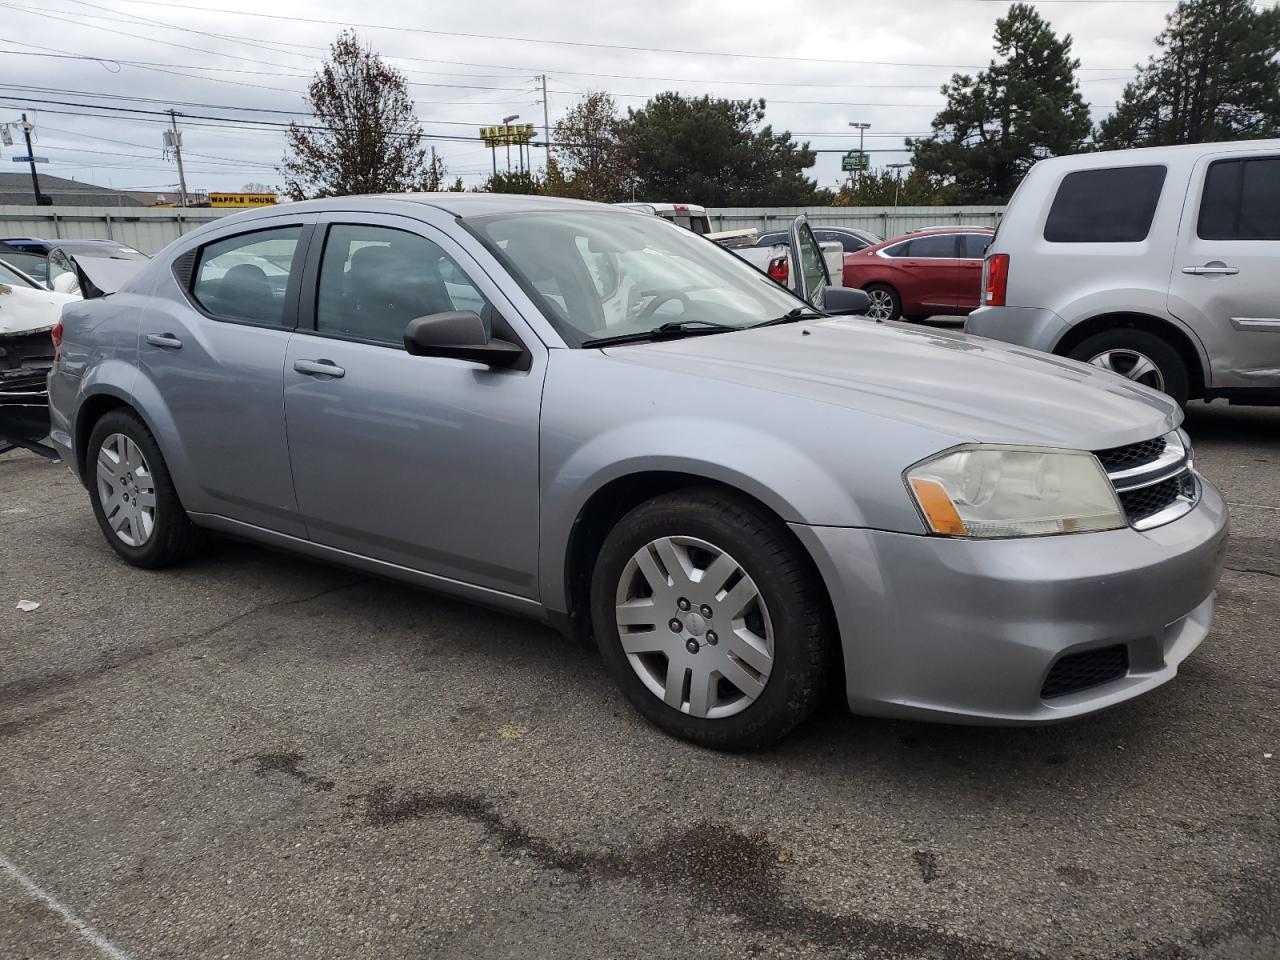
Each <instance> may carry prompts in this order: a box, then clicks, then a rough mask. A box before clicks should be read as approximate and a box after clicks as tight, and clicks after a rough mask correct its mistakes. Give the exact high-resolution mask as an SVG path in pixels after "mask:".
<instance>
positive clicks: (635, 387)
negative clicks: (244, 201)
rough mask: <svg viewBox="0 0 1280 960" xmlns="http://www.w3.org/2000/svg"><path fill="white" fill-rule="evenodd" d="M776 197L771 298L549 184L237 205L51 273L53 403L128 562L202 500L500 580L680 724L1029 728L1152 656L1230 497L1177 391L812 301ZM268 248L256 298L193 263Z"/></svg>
mask: <svg viewBox="0 0 1280 960" xmlns="http://www.w3.org/2000/svg"><path fill="white" fill-rule="evenodd" d="M793 226H794V232H793V234H792V243H791V244H790V245H789V246H790V256H792V257H794V258H795V259H794V263H795V270H796V272H797V273H798V274H799V285H798V289H799V292H800V294H801V296H799V297H797V296H795V295H793V294H792V293H790V292H789V291H787V290H784V289H782V288H781V287H779V286H778V285H777V284H776V283H774V282H772V281H770V280H769V279H767V278H766V277H764V276H763V275H761V274H760V273H759V272H758V271H756V270H754V269H752V268H750V267H749V266H748V265H746V264H745V263H743V262H742V261H741V260H739V259H738V258H737V257H735V256H734V255H733V254H732V253H731V252H729V251H726V250H724V249H722V248H720V247H718V246H717V245H715V244H713V243H710V242H707V241H706V240H704V239H702V238H700V237H696V236H694V235H692V234H691V233H690V232H689V231H687V230H683V229H678V228H676V227H674V226H672V225H671V224H669V223H667V222H664V221H663V220H662V219H660V218H658V217H641V216H636V215H634V214H633V213H629V212H627V211H623V210H618V209H616V208H613V207H609V206H603V205H599V204H591V203H583V202H575V201H570V200H561V199H557V198H551V197H520V196H510V195H502V194H423V195H406V196H402V197H341V198H332V199H329V200H321V201H308V202H303V203H295V204H290V205H289V206H288V207H287V208H270V209H265V210H253V211H248V212H245V213H241V214H237V215H233V216H230V217H227V218H224V219H220V220H218V221H215V222H213V223H210V224H207V225H205V226H203V227H201V228H199V229H197V230H195V231H193V232H192V233H189V234H187V235H186V236H184V237H182V238H181V239H179V240H177V241H175V242H174V243H172V244H171V245H170V246H169V247H167V248H166V249H165V250H164V251H163V253H162V254H161V255H160V256H158V257H157V258H156V259H155V260H153V261H152V262H151V263H149V264H147V265H146V266H145V267H144V269H143V270H142V271H141V272H140V273H139V274H138V275H136V276H135V277H134V278H133V279H132V280H130V281H128V282H126V284H125V286H124V287H123V288H122V289H121V290H119V291H117V292H116V293H115V294H114V295H113V296H110V297H103V298H99V299H96V300H88V301H84V302H81V303H73V304H69V305H67V307H66V308H64V312H63V321H62V324H61V325H60V327H58V328H57V330H56V336H55V343H57V344H59V347H58V351H59V352H58V360H57V364H56V367H55V369H54V371H53V373H52V374H51V376H50V379H49V385H50V397H51V408H52V419H53V430H52V434H51V435H52V437H53V440H54V442H55V443H56V444H57V446H58V447H59V449H60V450H61V451H62V453H63V455H64V456H65V457H66V459H67V462H68V463H69V464H72V465H73V466H74V469H75V470H76V472H77V473H78V475H79V476H80V478H81V479H82V480H83V481H84V483H85V484H86V486H87V487H88V490H89V499H90V502H91V504H92V508H93V512H94V515H95V517H96V518H97V522H98V525H99V526H100V528H101V529H102V532H103V535H104V536H105V538H106V540H107V542H108V543H109V544H110V545H111V547H112V548H113V549H114V550H115V551H116V552H117V553H118V554H119V555H120V556H121V557H122V558H123V559H124V560H125V561H127V562H129V563H131V564H134V565H135V566H140V567H162V566H165V565H166V564H171V563H174V562H176V561H178V560H180V559H182V558H183V557H185V556H187V555H189V554H190V553H191V551H192V550H194V549H195V548H196V547H197V546H198V544H199V542H200V540H201V534H202V532H203V531H205V530H215V531H223V532H226V533H230V534H233V535H235V536H239V537H244V538H247V539H250V540H254V541H258V542H260V543H264V544H267V545H270V546H275V547H279V548H282V549H285V550H291V551H295V552H298V553H302V554H305V555H308V556H312V557H318V558H322V559H324V560H327V561H332V562H336V563H340V564H346V565H348V566H352V567H355V568H357V569H361V570H365V571H369V572H372V573H377V574H381V575H384V576H389V577H395V578H399V579H402V580H405V581H408V582H410V583H415V584H419V585H422V586H425V587H430V588H433V589H437V590H440V591H443V592H447V593H450V594H454V595H456V596H460V597H464V598H469V599H472V600H477V601H480V602H484V603H489V604H492V605H495V606H497V607H501V608H503V609H506V610H509V611H514V612H517V613H522V614H527V615H530V616H533V617H535V618H539V619H541V620H544V621H547V622H550V623H553V624H556V625H558V626H560V627H562V628H563V629H565V630H568V631H574V632H578V633H581V634H584V635H585V634H590V635H593V636H594V638H595V640H596V642H597V644H598V645H599V648H600V651H601V654H602V656H603V659H604V662H605V664H606V666H607V668H608V670H609V672H610V673H611V674H612V675H613V677H614V678H615V679H616V681H617V682H618V684H619V685H620V686H621V688H622V690H623V691H624V693H625V695H626V696H627V697H628V699H629V700H630V701H631V702H632V703H633V704H634V705H635V707H636V708H637V709H638V710H639V711H640V712H641V713H642V714H643V715H644V716H646V717H647V718H649V719H650V720H651V721H652V722H654V723H655V724H657V725H658V726H659V727H661V728H662V729H664V730H666V731H668V732H670V733H672V734H674V735H676V736H680V737H684V738H687V739H690V740H693V741H696V742H699V743H703V744H707V745H710V746H716V747H735V748H738V747H750V746H755V745H758V744H761V743H765V742H767V741H769V740H772V739H774V738H776V737H778V736H781V735H782V734H784V733H785V732H787V731H788V730H790V729H791V728H792V727H794V726H795V725H796V724H797V723H799V722H800V721H801V720H802V719H803V718H804V717H806V716H807V715H809V714H810V713H811V712H812V710H813V709H814V708H815V706H816V705H817V704H818V702H819V700H820V699H821V697H822V694H823V690H824V688H825V686H826V684H827V683H828V682H832V681H835V682H839V683H840V684H841V685H842V688H843V691H844V694H845V696H846V699H847V700H848V703H849V705H850V706H851V708H853V709H854V710H856V711H859V712H864V713H879V714H885V715H892V716H914V717H929V718H933V719H942V720H953V721H954V720H965V721H979V722H1000V723H1036V722H1043V721H1049V720H1059V719H1064V718H1068V717H1073V716H1078V715H1081V714H1085V713H1090V712H1093V711H1095V710H1098V709H1101V708H1103V707H1109V706H1112V705H1114V704H1117V703H1120V702H1122V701H1124V700H1127V699H1129V698H1131V697H1135V696H1137V695H1139V694H1142V693H1145V692H1147V691H1149V690H1151V689H1153V688H1154V687H1157V686H1159V685H1160V684H1162V683H1164V682H1165V681H1167V680H1169V679H1171V678H1172V677H1173V676H1174V674H1175V673H1176V672H1177V669H1178V665H1179V663H1180V662H1181V661H1182V660H1183V659H1184V658H1185V657H1187V656H1188V655H1189V654H1190V653H1191V652H1192V650H1194V649H1195V647H1196V646H1197V645H1198V644H1199V643H1200V641H1201V640H1202V639H1203V638H1204V636H1205V635H1206V633H1207V631H1208V629H1209V625H1210V619H1211V616H1212V612H1213V605H1214V589H1215V584H1216V582H1217V579H1218V576H1219V573H1220V571H1221V566H1222V558H1223V554H1224V549H1225V540H1226V529H1227V509H1226V506H1225V505H1224V503H1223V500H1222V497H1221V496H1220V495H1219V493H1218V492H1217V491H1216V490H1215V489H1214V487H1213V486H1212V485H1211V484H1210V483H1209V482H1208V481H1207V480H1205V479H1203V478H1202V477H1201V476H1200V475H1199V474H1198V473H1197V471H1196V469H1195V466H1194V464H1193V461H1192V457H1191V450H1190V446H1189V443H1188V440H1187V437H1186V435H1185V433H1183V432H1182V431H1181V430H1179V421H1180V419H1181V413H1180V411H1179V410H1178V407H1177V405H1176V404H1174V403H1173V402H1172V401H1171V400H1170V399H1169V398H1167V397H1164V396H1161V395H1160V394H1158V393H1155V392H1154V391H1151V390H1148V389H1146V388H1145V387H1142V386H1140V385H1138V384H1134V383H1131V382H1130V381H1128V380H1126V379H1124V378H1122V377H1117V376H1115V375H1114V374H1111V373H1108V372H1106V371H1104V370H1100V369H1098V368H1096V367H1090V366H1086V365H1084V364H1075V363H1071V362H1067V361H1062V360H1050V359H1042V358H1041V357H1040V356H1038V355H1037V354H1035V353H1033V352H1031V351H1026V350H1017V349H1009V348H1005V347H1003V346H1001V345H1000V344H997V343H995V342H993V341H989V340H981V339H971V338H966V337H964V336H963V335H962V334H955V335H942V334H939V333H936V332H934V331H931V330H924V329H910V328H901V327H895V326H890V325H881V324H874V323H869V322H867V321H866V320H864V319H863V318H861V317H831V316H828V315H826V314H824V313H823V312H822V311H820V310H818V309H817V308H816V305H818V304H823V305H825V306H826V307H827V308H828V309H830V308H832V307H833V306H835V305H838V304H840V303H842V302H843V304H844V305H845V306H848V305H850V304H853V303H855V302H856V303H859V304H862V305H865V304H866V297H865V296H864V295H862V294H861V293H859V292H857V291H848V290H843V289H839V288H831V287H829V286H828V281H829V277H828V276H827V274H826V270H825V269H824V265H823V261H822V257H821V255H820V251H819V247H818V244H817V241H816V239H815V238H814V237H813V235H812V231H810V230H809V229H808V225H807V224H806V223H805V222H804V220H803V218H801V219H800V220H799V221H798V222H797V223H796V224H794V225H793ZM283 247H290V248H291V249H292V251H293V253H292V256H291V257H290V258H289V259H288V271H289V279H288V284H287V287H286V296H284V297H283V298H277V297H275V296H274V295H272V294H270V293H269V288H268V287H267V284H266V276H265V271H263V270H253V269H241V268H242V267H252V266H253V264H250V263H243V262H238V263H237V265H236V266H235V267H234V268H232V269H227V270H224V269H223V263H224V260H225V258H226V257H228V256H237V257H244V256H245V255H251V256H260V255H269V256H270V258H271V259H272V260H273V261H274V262H283V261H282V260H280V259H279V258H280V257H281V249H282V248H283ZM211 277H216V279H210V278H211ZM494 696H501V692H500V691H498V690H495V691H494Z"/></svg>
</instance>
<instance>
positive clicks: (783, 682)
mask: <svg viewBox="0 0 1280 960" xmlns="http://www.w3.org/2000/svg"><path fill="white" fill-rule="evenodd" d="M591 599H592V603H591V608H592V624H593V627H594V631H595V635H596V638H597V641H598V643H599V645H600V652H601V655H602V657H603V659H604V662H605V665H606V666H607V667H608V669H609V671H610V673H611V674H612V675H613V677H614V679H615V680H616V681H617V682H618V684H619V686H621V687H622V689H623V692H624V693H625V694H626V696H627V698H628V699H629V700H630V701H631V703H632V704H633V705H634V706H635V707H636V709H637V710H639V711H640V713H641V714H643V715H644V716H645V717H647V718H648V719H649V720H650V721H651V722H653V723H654V724H655V725H656V726H658V727H660V728H661V729H663V730H665V731H666V732H667V733H670V734H672V735H674V736H677V737H680V738H682V739H685V740H690V741H693V742H695V743H699V744H702V745H705V746H711V747H718V748H721V749H728V750H734V749H748V748H752V747H759V746H762V745H764V744H767V743H769V742H771V741H773V740H776V739H778V738H779V737H781V736H783V735H784V734H786V733H787V732H788V731H790V730H791V729H792V728H793V727H795V726H796V725H797V724H798V723H800V722H801V721H802V720H804V719H805V718H806V717H807V716H809V714H810V713H812V712H813V710H814V708H815V707H816V706H817V704H818V702H819V700H820V699H821V694H822V692H823V689H824V684H825V681H826V679H827V676H828V668H829V664H830V662H831V659H832V658H831V650H832V642H833V639H834V635H835V631H834V630H833V629H832V627H831V616H830V614H829V612H828V604H827V601H826V596H825V594H824V593H823V591H822V590H821V588H820V587H819V585H818V583H817V579H816V575H815V574H814V573H813V571H812V568H811V566H810V564H809V563H808V561H807V558H805V557H804V556H803V555H802V553H801V551H800V548H799V546H798V545H797V544H795V543H794V541H793V540H792V539H791V537H790V534H789V532H788V531H787V530H786V528H785V527H784V526H782V525H781V524H780V523H778V522H777V521H776V520H774V519H773V518H772V517H769V516H768V515H766V514H765V513H763V512H762V511H761V510H759V509H758V508H756V507H754V506H752V505H750V504H748V503H746V502H744V501H740V500H738V499H737V498H735V497H732V496H728V495H725V494H722V493H719V492H718V491H713V490H696V489H695V490H685V491H679V492H676V493H672V494H668V495H665V496H662V497H658V498H656V499H654V500H651V501H649V502H648V503H645V504H643V505H641V506H639V507H637V508H635V509H634V510H632V511H631V512H630V513H629V514H627V515H626V516H625V517H623V518H622V520H621V521H619V522H618V524H617V526H615V527H614V529H613V530H612V531H611V532H610V533H609V535H608V536H607V537H606V539H605V542H604V544H603V546H602V547H601V550H600V554H599V557H598V558H597V561H596V566H595V571H594V575H593V579H592V587H591Z"/></svg>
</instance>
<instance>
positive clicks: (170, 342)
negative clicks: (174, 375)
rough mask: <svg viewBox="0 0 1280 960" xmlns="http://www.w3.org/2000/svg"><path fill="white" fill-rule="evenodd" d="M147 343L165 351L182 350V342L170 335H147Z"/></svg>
mask: <svg viewBox="0 0 1280 960" xmlns="http://www.w3.org/2000/svg"><path fill="white" fill-rule="evenodd" d="M147 343H149V344H151V346H153V347H163V348H164V349H166V350H181V349H182V341H181V340H179V339H178V338H177V337H175V336H174V335H173V334H172V333H148V334H147Z"/></svg>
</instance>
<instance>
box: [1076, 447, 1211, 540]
mask: <svg viewBox="0 0 1280 960" xmlns="http://www.w3.org/2000/svg"><path fill="white" fill-rule="evenodd" d="M1094 455H1095V456H1096V457H1097V458H1098V461H1099V462H1100V463H1101V464H1102V467H1103V469H1104V470H1106V472H1107V477H1108V478H1109V479H1110V480H1111V483H1112V485H1113V486H1114V487H1115V488H1116V494H1117V496H1118V497H1119V498H1120V504H1121V506H1122V507H1124V512H1125V518H1126V519H1127V520H1128V521H1129V525H1130V526H1132V527H1135V528H1136V529H1138V530H1146V529H1149V528H1151V527H1156V526H1160V525H1161V524H1165V523H1169V522H1170V521H1172V520H1176V519H1177V518H1178V517H1180V516H1182V515H1183V514H1185V513H1187V512H1188V511H1190V510H1191V508H1192V507H1194V506H1195V505H1196V501H1197V500H1198V499H1199V485H1198V483H1197V482H1196V477H1195V471H1194V470H1192V461H1191V451H1190V449H1188V448H1186V447H1184V445H1183V440H1182V437H1181V436H1180V435H1179V434H1177V433H1170V434H1167V435H1166V436H1163V437H1154V438H1152V439H1150V440H1143V441H1141V442H1140V443H1130V444H1126V445H1125V446H1123V447H1111V448H1109V449H1106V450H1099V451H1096V452H1095V454H1094Z"/></svg>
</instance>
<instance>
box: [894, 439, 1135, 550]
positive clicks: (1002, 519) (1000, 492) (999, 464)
mask: <svg viewBox="0 0 1280 960" xmlns="http://www.w3.org/2000/svg"><path fill="white" fill-rule="evenodd" d="M906 479H907V486H908V487H909V488H910V490H911V493H912V495H913V496H914V497H915V501H916V504H917V505H918V506H919V508H920V513H921V514H922V515H923V517H924V519H925V521H926V523H927V524H928V526H929V529H930V530H931V531H933V532H934V533H936V534H941V535H943V536H947V537H1034V536H1044V535H1047V534H1055V533H1084V532H1086V531H1089V530H1115V529H1118V528H1120V527H1124V526H1127V521H1126V519H1125V514H1124V508H1123V507H1121V505H1120V500H1119V499H1118V498H1117V497H1116V491H1115V488H1114V487H1113V486H1112V485H1111V481H1110V480H1108V479H1107V475H1106V473H1104V472H1103V469H1102V464H1100V463H1099V462H1098V459H1097V457H1095V456H1094V455H1093V454H1091V453H1085V452H1083V451H1074V450H1044V449H1036V448H1034V447H1004V446H994V445H993V446H987V445H970V446H964V447H957V448H955V449H952V450H948V451H946V452H945V453H940V454H938V456H936V457H932V458H930V459H929V460H925V461H923V462H921V463H918V464H916V465H915V466H914V467H911V468H910V469H909V470H907V473H906Z"/></svg>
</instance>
